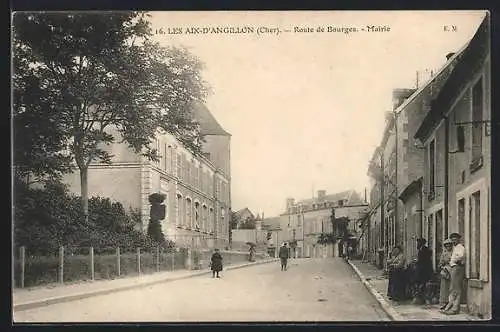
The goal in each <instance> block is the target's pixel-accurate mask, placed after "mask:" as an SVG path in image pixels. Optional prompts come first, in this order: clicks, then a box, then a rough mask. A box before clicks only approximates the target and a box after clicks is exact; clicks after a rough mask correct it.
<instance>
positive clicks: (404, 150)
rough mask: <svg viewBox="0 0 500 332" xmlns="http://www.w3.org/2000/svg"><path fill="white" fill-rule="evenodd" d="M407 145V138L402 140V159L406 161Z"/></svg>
mask: <svg viewBox="0 0 500 332" xmlns="http://www.w3.org/2000/svg"><path fill="white" fill-rule="evenodd" d="M408 146H409V141H408V140H407V139H404V140H403V160H404V161H408Z"/></svg>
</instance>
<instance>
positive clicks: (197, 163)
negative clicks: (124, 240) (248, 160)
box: [65, 104, 231, 247]
mask: <svg viewBox="0 0 500 332" xmlns="http://www.w3.org/2000/svg"><path fill="white" fill-rule="evenodd" d="M193 116H194V118H195V119H196V120H197V122H198V123H199V125H200V131H201V134H202V135H203V136H204V138H205V141H206V142H205V143H204V144H203V154H202V155H199V154H194V153H192V152H191V151H190V150H189V149H187V148H186V147H185V146H183V144H182V143H181V142H180V141H179V140H178V139H177V138H176V137H174V136H173V135H171V134H169V133H167V132H164V131H158V135H157V137H156V139H155V142H154V144H155V147H156V149H157V150H158V151H159V154H160V155H161V158H160V160H159V161H158V162H152V161H149V160H148V159H146V158H144V157H142V156H140V155H138V154H136V153H134V152H133V151H132V150H131V149H130V148H129V147H128V146H127V145H126V144H122V143H115V144H112V145H110V146H109V147H107V149H108V151H109V152H110V153H111V154H112V155H113V158H112V162H111V164H100V163H93V164H91V165H90V167H89V176H88V188H89V196H93V195H100V196H107V197H110V198H112V199H114V200H116V201H119V202H121V203H122V204H123V205H124V207H125V208H126V209H132V210H135V211H137V212H140V214H141V221H142V223H141V224H140V225H139V227H140V228H142V230H144V231H145V230H146V229H147V225H148V222H149V209H150V203H149V201H148V196H149V195H150V194H152V193H161V194H164V195H165V196H166V200H165V205H166V217H165V219H164V220H163V221H162V228H163V232H164V233H165V236H166V237H167V238H168V239H170V240H173V241H175V242H176V243H177V244H179V245H185V246H203V247H211V246H214V245H217V246H227V245H228V244H229V243H228V240H229V218H230V209H231V192H230V186H231V177H230V138H231V136H230V134H228V133H227V132H226V131H225V130H224V129H223V128H222V127H221V126H220V125H219V123H218V122H217V120H216V119H215V118H214V117H213V115H212V114H211V113H210V111H209V110H208V109H207V108H206V107H205V105H202V104H195V105H193ZM118 141H119V140H118ZM65 182H66V183H68V184H69V185H70V188H71V190H73V191H75V192H79V191H80V180H79V172H78V171H75V172H74V173H72V174H69V175H67V176H66V178H65Z"/></svg>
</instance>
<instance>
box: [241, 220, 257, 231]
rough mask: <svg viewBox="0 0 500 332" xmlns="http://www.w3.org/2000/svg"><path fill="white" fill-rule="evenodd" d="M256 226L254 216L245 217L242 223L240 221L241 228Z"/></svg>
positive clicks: (253, 227)
mask: <svg viewBox="0 0 500 332" xmlns="http://www.w3.org/2000/svg"><path fill="white" fill-rule="evenodd" d="M256 227H257V222H256V221H255V218H247V219H246V220H245V221H244V222H243V223H241V225H240V228H241V229H255V228H256Z"/></svg>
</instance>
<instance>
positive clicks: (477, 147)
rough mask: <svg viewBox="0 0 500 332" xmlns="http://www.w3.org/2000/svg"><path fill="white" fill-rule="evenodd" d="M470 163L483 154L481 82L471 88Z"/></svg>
mask: <svg viewBox="0 0 500 332" xmlns="http://www.w3.org/2000/svg"><path fill="white" fill-rule="evenodd" d="M472 121H473V123H472V161H473V162H474V161H476V160H478V159H479V158H481V156H482V153H483V123H482V121H483V80H482V79H480V80H479V81H478V82H477V83H476V85H474V87H473V88H472Z"/></svg>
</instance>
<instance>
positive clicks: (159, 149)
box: [155, 138, 161, 165]
mask: <svg viewBox="0 0 500 332" xmlns="http://www.w3.org/2000/svg"><path fill="white" fill-rule="evenodd" d="M155 143H156V152H157V153H158V154H161V147H160V140H159V139H158V138H157V139H156V140H155ZM160 162H161V159H159V160H158V161H157V162H156V164H157V165H160Z"/></svg>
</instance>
